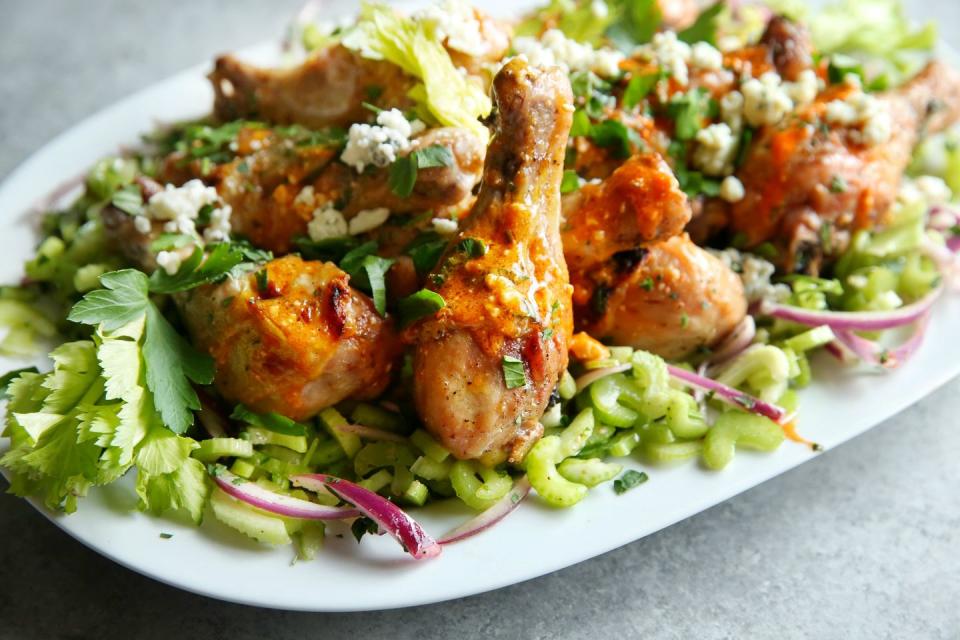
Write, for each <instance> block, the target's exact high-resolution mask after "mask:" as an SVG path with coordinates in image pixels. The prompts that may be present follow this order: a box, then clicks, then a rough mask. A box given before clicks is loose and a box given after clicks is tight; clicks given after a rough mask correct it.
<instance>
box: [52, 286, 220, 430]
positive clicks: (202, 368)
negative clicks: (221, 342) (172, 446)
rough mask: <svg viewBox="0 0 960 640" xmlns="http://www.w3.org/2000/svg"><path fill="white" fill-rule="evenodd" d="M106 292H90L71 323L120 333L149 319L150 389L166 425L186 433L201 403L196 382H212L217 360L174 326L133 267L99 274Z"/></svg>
mask: <svg viewBox="0 0 960 640" xmlns="http://www.w3.org/2000/svg"><path fill="white" fill-rule="evenodd" d="M100 284H102V285H103V287H104V288H103V289H97V290H96V291H91V292H90V293H88V294H87V295H85V296H84V297H83V299H82V300H81V301H80V302H78V303H77V304H76V305H75V306H74V307H73V309H72V310H71V311H70V315H69V316H68V319H69V320H71V321H72V322H78V323H81V324H87V325H94V326H97V325H99V326H100V327H102V328H103V329H104V330H106V331H116V330H117V329H119V328H121V327H124V326H126V325H128V324H130V323H131V322H134V321H136V320H138V319H140V318H144V320H145V322H146V326H145V331H144V333H145V338H144V342H143V363H144V366H145V369H146V376H145V378H146V383H147V387H148V388H149V389H150V391H151V392H153V403H154V406H155V407H156V409H157V411H158V412H159V413H160V416H161V417H162V419H163V422H164V424H165V425H166V426H167V427H168V428H169V429H170V430H171V431H173V432H174V433H177V434H180V433H184V432H185V431H186V430H187V429H188V428H189V427H190V425H192V424H193V413H192V411H196V410H199V409H200V399H199V398H198V397H197V392H196V391H194V389H193V386H192V385H191V384H190V383H191V382H193V383H195V384H201V385H206V384H210V383H212V382H213V359H212V358H210V356H208V355H206V354H203V353H200V352H199V351H197V350H196V349H195V348H194V347H193V346H192V345H191V344H190V343H189V342H187V341H186V340H185V339H184V338H183V337H182V336H181V335H180V334H179V333H177V331H176V330H175V329H174V328H173V326H172V325H171V324H170V322H169V321H168V320H167V319H166V318H165V317H164V316H163V314H162V313H160V310H159V309H158V308H157V307H156V305H155V304H154V303H153V302H152V301H151V300H150V295H149V294H150V281H149V280H148V279H147V276H146V274H144V273H142V272H140V271H136V270H134V269H124V270H121V271H113V272H110V273H105V274H104V275H102V276H100Z"/></svg>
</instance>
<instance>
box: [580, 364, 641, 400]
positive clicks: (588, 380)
mask: <svg viewBox="0 0 960 640" xmlns="http://www.w3.org/2000/svg"><path fill="white" fill-rule="evenodd" d="M632 368H633V365H632V364H629V363H625V364H618V365H616V366H615V367H604V368H603V369H594V370H593V371H590V372H588V373H585V374H583V375H582V376H580V377H579V378H577V379H576V380H575V381H574V382H575V384H576V385H577V392H578V393H579V392H581V391H583V390H584V389H586V388H587V387H589V386H590V385H591V384H592V383H594V382H596V381H597V380H599V379H600V378H606V377H607V376H612V375H613V374H615V373H621V372H623V371H628V370H630V369H632Z"/></svg>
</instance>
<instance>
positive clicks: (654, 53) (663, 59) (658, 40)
mask: <svg viewBox="0 0 960 640" xmlns="http://www.w3.org/2000/svg"><path fill="white" fill-rule="evenodd" d="M636 53H637V54H638V55H639V56H640V57H642V58H644V59H646V60H652V61H654V62H656V63H657V65H659V67H660V68H661V69H662V70H663V71H666V72H667V73H669V74H670V76H671V77H672V78H673V79H674V80H675V81H676V82H677V84H679V85H680V86H682V87H685V86H687V83H688V82H689V81H690V74H689V70H688V69H687V63H688V62H689V61H690V57H691V55H692V51H691V49H690V45H688V44H687V43H686V42H683V41H682V40H678V39H677V34H676V33H674V32H673V31H662V32H660V33H658V34H656V35H654V36H653V40H652V41H651V42H650V44H645V45H643V46H641V47H638V48H637V51H636Z"/></svg>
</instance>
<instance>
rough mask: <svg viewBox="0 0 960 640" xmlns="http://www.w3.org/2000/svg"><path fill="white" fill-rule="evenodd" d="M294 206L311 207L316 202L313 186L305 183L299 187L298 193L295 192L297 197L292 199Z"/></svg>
mask: <svg viewBox="0 0 960 640" xmlns="http://www.w3.org/2000/svg"><path fill="white" fill-rule="evenodd" d="M293 204H294V206H297V205H299V206H303V207H310V208H313V207H314V206H316V204H317V198H316V194H315V193H314V190H313V186H311V185H307V186H305V187H304V188H303V189H300V193H298V194H297V197H296V198H294V199H293Z"/></svg>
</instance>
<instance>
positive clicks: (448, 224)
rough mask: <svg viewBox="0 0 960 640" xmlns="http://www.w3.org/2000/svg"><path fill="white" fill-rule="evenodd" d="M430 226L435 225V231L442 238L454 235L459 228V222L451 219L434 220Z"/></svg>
mask: <svg viewBox="0 0 960 640" xmlns="http://www.w3.org/2000/svg"><path fill="white" fill-rule="evenodd" d="M430 224H432V225H433V230H434V231H436V232H437V233H439V234H440V235H442V236H449V235H453V234H454V233H456V232H457V229H458V228H459V225H458V224H457V221H456V220H451V219H450V218H433V219H432V220H431V221H430Z"/></svg>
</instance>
